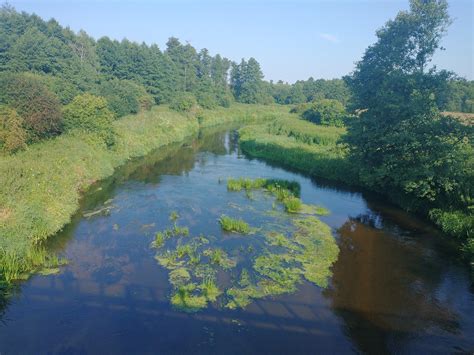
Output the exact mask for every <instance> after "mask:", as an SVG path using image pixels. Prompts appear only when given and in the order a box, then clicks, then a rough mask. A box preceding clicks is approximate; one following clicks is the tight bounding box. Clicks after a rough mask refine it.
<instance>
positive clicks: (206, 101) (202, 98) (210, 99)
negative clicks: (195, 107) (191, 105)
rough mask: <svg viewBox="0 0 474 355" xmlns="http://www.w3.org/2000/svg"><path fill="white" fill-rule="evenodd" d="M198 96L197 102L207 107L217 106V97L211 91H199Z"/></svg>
mask: <svg viewBox="0 0 474 355" xmlns="http://www.w3.org/2000/svg"><path fill="white" fill-rule="evenodd" d="M196 96H197V103H198V104H199V106H201V107H202V108H205V109H209V110H211V109H213V108H216V107H217V99H216V97H215V96H214V95H212V94H210V93H199V94H197V95H196Z"/></svg>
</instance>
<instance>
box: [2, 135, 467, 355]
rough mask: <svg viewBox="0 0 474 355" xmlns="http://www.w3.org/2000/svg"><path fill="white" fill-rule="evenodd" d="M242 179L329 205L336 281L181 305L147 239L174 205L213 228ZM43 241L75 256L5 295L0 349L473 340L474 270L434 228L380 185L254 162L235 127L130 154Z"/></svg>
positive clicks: (451, 347)
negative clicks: (174, 302)
mask: <svg viewBox="0 0 474 355" xmlns="http://www.w3.org/2000/svg"><path fill="white" fill-rule="evenodd" d="M240 176H244V177H253V178H255V177H267V178H280V179H287V180H295V181H297V182H299V184H300V185H301V198H302V200H303V202H305V203H311V204H317V205H321V206H323V207H325V208H327V209H328V210H329V211H330V212H331V213H330V214H329V215H328V216H323V217H320V218H321V220H322V221H323V222H325V223H327V224H328V225H329V226H330V227H331V229H332V233H333V235H334V238H336V240H337V244H338V246H339V249H340V251H339V255H338V258H337V261H336V262H335V263H334V264H333V266H332V276H331V277H330V279H329V284H328V287H327V288H320V287H317V286H315V285H313V284H310V283H309V282H303V283H301V284H299V285H298V289H297V291H296V292H293V293H290V294H284V295H279V296H274V297H267V298H263V299H258V300H255V301H254V302H252V303H251V304H250V305H249V306H247V307H246V308H245V309H237V310H229V309H226V308H223V307H221V306H219V304H212V305H210V306H209V307H207V308H205V309H203V310H201V311H199V312H196V313H186V312H182V311H179V310H176V309H174V308H173V307H172V306H171V305H170V302H169V294H170V285H169V283H168V276H167V275H168V271H167V270H166V269H164V268H163V267H161V266H160V265H159V264H158V263H157V261H156V260H155V258H154V255H155V252H156V251H155V250H153V248H150V243H151V241H152V240H153V236H154V234H155V233H156V232H157V231H158V230H160V229H163V228H164V226H166V225H168V224H169V215H170V213H171V212H172V211H177V212H178V213H179V214H180V215H181V221H182V223H183V224H186V225H187V226H189V228H190V230H191V232H192V233H203V234H206V235H208V234H213V235H219V233H221V232H220V229H219V225H218V224H217V223H215V220H216V216H218V214H219V213H221V210H220V208H219V205H222V203H223V202H226V201H227V199H228V197H227V196H228V192H227V190H226V186H225V183H222V181H225V179H226V178H228V177H240ZM236 198H237V197H236ZM243 198H244V197H242V199H243ZM227 202H228V201H227ZM91 211H92V212H91ZM94 211H95V212H97V211H98V212H99V213H95V212H94ZM250 217H251V216H250ZM251 237H252V236H249V238H251ZM48 248H50V249H51V251H52V252H53V251H54V252H57V253H59V254H60V255H62V256H64V257H65V258H67V259H68V261H69V263H68V265H66V266H63V267H61V271H60V273H58V274H56V275H48V276H42V275H35V276H33V277H32V278H30V279H29V280H28V281H26V282H23V283H21V284H20V285H19V286H18V292H17V294H16V295H15V296H14V297H12V298H11V299H10V300H8V302H6V303H5V304H4V307H3V312H1V313H0V315H1V323H0V353H1V354H14V353H15V354H16V353H31V354H40V353H68V354H69V353H73V354H82V353H95V354H104V353H115V354H118V353H124V354H131V353H164V354H166V353H193V354H197V353H206V354H209V353H216V354H252V353H260V354H261V353H269V354H270V353H271V354H279V353H285V354H298V353H304V354H309V353H338V354H340V353H354V352H356V353H374V354H383V353H415V354H422V353H423V354H424V353H472V352H473V351H474V286H473V281H472V276H471V275H470V273H469V269H468V268H467V267H466V266H465V265H463V264H462V263H461V262H459V261H458V260H457V257H456V254H455V253H452V252H451V251H450V247H449V246H448V245H447V244H446V243H445V242H444V241H443V240H442V238H441V237H440V236H439V235H438V233H437V231H436V230H435V229H434V228H432V227H431V226H430V225H429V224H427V223H426V222H424V221H422V220H420V219H418V218H416V217H415V216H412V215H410V214H408V213H405V212H403V211H401V210H400V209H398V208H396V207H394V206H392V205H390V204H388V203H387V202H385V201H384V200H383V198H381V197H379V196H377V195H373V194H370V193H367V192H363V191H360V190H357V189H352V188H349V187H346V186H340V185H335V184H332V183H329V182H325V181H320V180H317V179H312V178H310V177H307V176H305V175H302V174H299V173H296V172H291V171H288V170H285V169H282V168H281V167H278V166H272V165H269V164H267V163H265V162H262V161H258V160H251V159H248V158H247V157H245V156H244V155H243V154H242V153H241V152H240V151H239V149H238V141H237V135H236V133H235V132H234V131H227V132H222V131H221V132H219V131H215V132H207V133H201V137H199V138H197V139H196V140H194V141H193V142H192V143H190V144H186V145H184V146H178V145H175V146H170V147H167V148H165V149H161V150H160V151H158V152H156V153H153V154H150V155H149V156H147V157H144V158H142V159H138V160H134V161H131V162H130V163H128V164H126V165H125V166H124V167H122V168H120V169H119V170H118V171H117V172H116V174H114V176H113V177H111V178H109V179H107V180H105V181H103V182H100V183H98V184H96V185H94V186H93V187H92V188H91V189H90V191H89V192H87V193H86V194H85V196H84V198H83V201H82V203H81V209H80V210H79V211H78V213H77V214H76V215H75V216H74V218H73V221H72V222H71V223H70V224H69V225H68V226H67V227H66V228H65V229H64V231H62V232H61V233H59V234H58V235H57V236H56V237H54V238H52V240H51V241H50V242H49V244H48Z"/></svg>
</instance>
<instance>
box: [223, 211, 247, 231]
mask: <svg viewBox="0 0 474 355" xmlns="http://www.w3.org/2000/svg"><path fill="white" fill-rule="evenodd" d="M219 223H220V225H221V227H222V229H223V230H225V231H226V232H233V233H240V234H249V233H250V232H251V231H252V228H250V226H249V225H248V223H247V222H245V221H244V220H242V219H235V218H232V217H229V216H225V215H222V216H221V218H220V219H219Z"/></svg>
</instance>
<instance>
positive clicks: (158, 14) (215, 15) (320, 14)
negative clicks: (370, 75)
mask: <svg viewBox="0 0 474 355" xmlns="http://www.w3.org/2000/svg"><path fill="white" fill-rule="evenodd" d="M448 1H449V0H448ZM9 3H10V4H11V5H13V6H14V7H15V8H16V9H17V10H18V11H26V12H34V13H36V14H38V15H40V16H41V17H43V18H44V19H49V18H51V17H54V18H55V19H56V20H58V21H59V22H60V23H61V24H62V25H65V26H69V27H70V28H72V29H73V30H76V31H77V30H79V29H84V30H85V31H86V32H88V33H89V34H90V35H92V36H93V37H95V38H99V37H101V36H105V35H107V36H109V37H111V38H115V39H122V38H125V37H126V38H128V39H130V40H133V41H138V42H146V43H148V44H150V43H157V44H158V45H159V46H160V48H164V46H165V43H166V41H167V39H168V37H170V36H175V37H178V38H179V39H181V40H182V41H189V42H190V43H191V44H192V45H193V46H194V47H196V48H198V49H200V48H204V47H205V48H208V49H209V50H210V52H211V53H212V54H216V53H220V54H221V55H223V56H225V57H227V58H230V59H232V60H235V61H239V60H240V59H241V58H242V57H245V58H248V57H251V56H253V57H255V58H256V59H257V60H258V61H259V62H260V64H261V65H262V69H263V72H264V74H265V78H266V79H268V80H270V79H272V80H275V81H276V80H279V79H282V80H284V81H288V82H294V81H296V80H298V79H307V78H308V77H310V76H312V77H314V78H326V79H330V78H335V77H341V76H342V75H345V74H347V73H349V72H350V71H351V70H352V69H353V68H354V62H356V61H357V60H359V59H360V58H361V56H362V54H363V53H364V50H365V48H366V47H367V46H368V45H370V44H371V43H373V42H374V41H375V30H376V29H378V28H380V27H381V26H382V25H383V24H384V23H385V22H386V21H387V20H388V19H390V18H393V17H394V16H395V15H396V14H397V12H398V11H400V10H404V9H407V8H408V0H403V1H401V0H364V1H362V0H332V1H331V0H313V1H309V0H301V1H298V0H296V1H289V0H286V1H282V0H261V1H257V0H254V1H250V0H239V1H236V0H234V1H226V0H221V1H217V0H206V1H190V0H174V1H172V0H166V1H165V0H162V1H152V0H135V1H132V0H127V1H125V0H95V1H92V0H82V1H80V0H68V1H59V0H41V1H38V0H10V1H9ZM449 4H450V10H449V11H450V14H451V16H452V17H453V18H454V23H453V24H452V25H451V27H450V28H449V31H448V34H447V36H446V37H445V38H444V39H443V42H442V45H443V47H445V48H446V51H443V52H439V53H437V54H436V56H435V58H434V62H435V64H436V65H437V66H438V67H439V68H443V69H449V70H453V71H455V72H456V73H458V74H459V75H461V76H463V77H466V78H468V79H471V80H472V79H474V1H472V0H451V1H449Z"/></svg>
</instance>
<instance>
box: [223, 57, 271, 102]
mask: <svg viewBox="0 0 474 355" xmlns="http://www.w3.org/2000/svg"><path fill="white" fill-rule="evenodd" d="M230 80H231V87H232V92H233V93H234V96H235V98H236V100H237V101H238V102H242V103H245V104H265V103H270V102H271V101H272V100H271V97H270V96H269V95H268V94H266V92H265V90H264V82H263V73H262V70H261V69H260V64H258V62H257V61H256V60H255V59H254V58H250V59H249V60H248V61H245V60H244V59H242V61H241V62H240V64H233V65H232V71H231V74H230Z"/></svg>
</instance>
